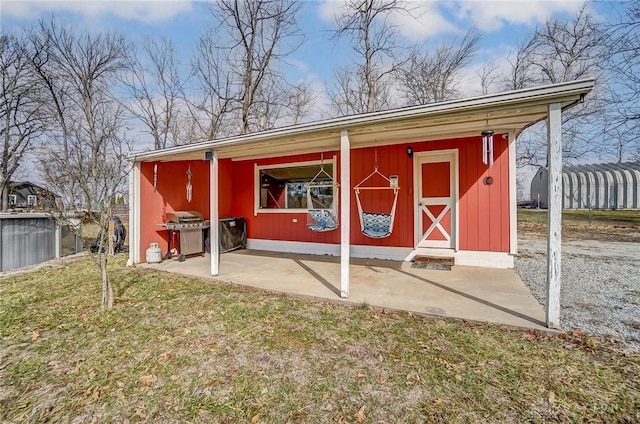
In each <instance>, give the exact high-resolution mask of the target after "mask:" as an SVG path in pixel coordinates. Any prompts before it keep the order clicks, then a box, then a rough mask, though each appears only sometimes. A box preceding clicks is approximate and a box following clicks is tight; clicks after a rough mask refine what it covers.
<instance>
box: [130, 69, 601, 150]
mask: <svg viewBox="0 0 640 424" xmlns="http://www.w3.org/2000/svg"><path fill="white" fill-rule="evenodd" d="M593 87H594V80H593V79H585V80H579V81H573V82H566V83H560V84H553V85H547V86H543V87H535V88H527V89H523V90H517V91H509V92H505V93H499V94H489V95H485V96H480V97H472V98H468V99H462V100H452V101H448V102H441V103H434V104H429V105H420V106H411V107H406V108H401V109H392V110H385V111H379V112H371V113H365V114H360V115H351V116H344V117H340V118H333V119H328V120H324V121H315V122H309V123H305V124H299V125H294V126H289V127H284V128H277V129H273V130H267V131H261V132H257V133H252V134H244V135H238V136H233V137H228V138H224V139H220V140H210V141H205V142H201V143H194V144H188V145H183V146H174V147H169V148H166V149H161V150H152V151H148V152H133V153H132V154H131V155H129V158H130V159H131V160H134V161H142V160H151V159H159V158H163V157H169V156H171V155H174V154H185V153H191V152H201V151H207V150H213V149H219V148H222V147H229V146H233V145H239V144H247V143H254V142H258V141H265V140H270V139H277V138H281V137H286V136H291V135H301V134H308V133H315V132H322V131H343V130H349V129H352V128H354V127H359V126H364V125H367V124H371V123H376V124H381V123H388V122H390V121H401V120H405V119H412V118H420V117H428V116H431V115H443V114H449V113H451V114H453V113H460V112H470V111H474V110H482V109H487V108H493V107H504V106H514V105H522V106H526V105H530V104H541V103H558V102H563V101H576V100H579V99H581V97H582V96H584V95H585V94H587V93H588V92H589V91H591V90H592V89H593Z"/></svg>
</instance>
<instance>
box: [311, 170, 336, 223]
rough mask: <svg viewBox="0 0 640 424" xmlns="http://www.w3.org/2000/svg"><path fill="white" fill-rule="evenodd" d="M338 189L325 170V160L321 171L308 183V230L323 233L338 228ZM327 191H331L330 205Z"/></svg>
mask: <svg viewBox="0 0 640 424" xmlns="http://www.w3.org/2000/svg"><path fill="white" fill-rule="evenodd" d="M325 178H327V179H325ZM338 187H339V185H338V184H336V182H335V181H334V180H333V177H332V176H331V175H329V174H328V173H327V171H325V170H324V158H323V159H322V161H321V163H320V171H318V173H317V174H316V175H315V176H314V177H313V178H312V179H311V181H309V183H307V228H308V229H310V230H311V231H316V232H319V233H322V232H325V231H332V230H335V229H336V228H338ZM327 190H331V196H330V199H331V203H330V204H329V205H327V204H326V198H327V197H328V196H326V195H325V194H324V193H326V191H327Z"/></svg>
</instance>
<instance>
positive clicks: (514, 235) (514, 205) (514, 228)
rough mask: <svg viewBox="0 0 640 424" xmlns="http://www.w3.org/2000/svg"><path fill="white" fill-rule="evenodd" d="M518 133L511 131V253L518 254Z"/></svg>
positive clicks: (509, 145)
mask: <svg viewBox="0 0 640 424" xmlns="http://www.w3.org/2000/svg"><path fill="white" fill-rule="evenodd" d="M516 144H517V143H516V133H515V131H509V143H508V145H507V146H508V149H509V252H510V253H511V254H512V255H515V254H516V253H518V182H517V169H516Z"/></svg>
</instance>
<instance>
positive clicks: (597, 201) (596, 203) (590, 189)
mask: <svg viewBox="0 0 640 424" xmlns="http://www.w3.org/2000/svg"><path fill="white" fill-rule="evenodd" d="M548 179H549V173H548V171H547V169H546V168H545V167H542V166H541V167H540V168H539V169H538V171H537V172H536V174H535V176H534V177H533V179H532V180H531V201H532V202H533V205H534V206H537V205H539V206H540V207H542V208H546V207H547V201H548V192H547V187H548ZM562 183H563V184H562V186H563V187H562V208H563V209H588V208H591V209H639V208H640V161H637V162H625V163H601V164H591V165H573V166H564V167H563V168H562Z"/></svg>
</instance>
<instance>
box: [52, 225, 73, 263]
mask: <svg viewBox="0 0 640 424" xmlns="http://www.w3.org/2000/svg"><path fill="white" fill-rule="evenodd" d="M54 225H55V231H54V233H55V234H54V239H55V244H56V245H55V251H56V253H55V255H56V259H60V258H61V257H62V227H61V226H60V224H58V223H57V222H55V223H54ZM74 247H75V246H74Z"/></svg>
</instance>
